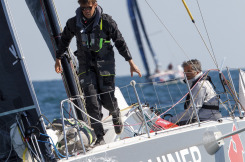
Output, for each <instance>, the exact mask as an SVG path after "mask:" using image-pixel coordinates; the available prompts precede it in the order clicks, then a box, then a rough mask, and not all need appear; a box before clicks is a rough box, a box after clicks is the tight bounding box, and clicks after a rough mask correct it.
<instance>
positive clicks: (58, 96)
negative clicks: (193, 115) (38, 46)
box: [33, 70, 239, 123]
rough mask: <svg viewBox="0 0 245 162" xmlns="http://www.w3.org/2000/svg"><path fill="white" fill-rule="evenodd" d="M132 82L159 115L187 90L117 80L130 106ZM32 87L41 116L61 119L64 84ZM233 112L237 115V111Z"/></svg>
mask: <svg viewBox="0 0 245 162" xmlns="http://www.w3.org/2000/svg"><path fill="white" fill-rule="evenodd" d="M230 73H231V76H232V79H233V82H234V85H235V89H236V91H237V92H238V90H239V89H238V88H239V84H238V79H239V75H238V74H239V72H238V70H231V71H230ZM209 75H210V76H211V78H212V81H213V83H214V85H215V86H216V92H217V93H218V94H220V97H221V99H222V101H223V102H225V101H227V98H226V96H225V95H224V94H222V92H224V89H223V87H222V85H221V82H220V79H219V74H218V72H214V71H211V72H210V73H209ZM224 75H225V76H226V78H227V79H228V76H227V72H224ZM132 80H135V81H136V83H137V84H136V88H137V92H138V95H139V97H140V100H141V102H142V103H147V104H149V105H150V106H151V107H155V108H157V109H159V110H161V112H165V111H166V110H168V109H169V108H170V107H171V106H172V105H174V104H175V103H177V102H178V101H180V100H181V98H183V96H184V95H185V94H186V93H187V91H188V89H187V86H186V84H184V83H178V84H170V85H167V84H160V85H155V84H153V83H151V82H150V81H149V80H146V79H145V78H144V77H142V78H139V77H136V76H135V77H130V76H125V77H116V86H118V87H119V88H120V90H121V92H122V94H123V96H124V98H125V99H126V101H127V103H128V104H129V105H131V104H133V103H136V102H137V98H136V97H135V93H134V90H133V87H132V86H131V85H130V82H131V81H132ZM33 85H34V89H35V92H36V96H37V100H38V103H39V106H40V108H41V112H42V114H43V115H44V116H46V117H47V118H48V119H49V120H50V121H52V120H53V119H54V118H60V117H61V116H60V102H61V101H62V100H64V99H66V98H67V95H66V91H65V88H64V85H63V82H62V81H61V80H53V81H35V82H33ZM229 99H230V102H231V104H232V106H234V105H235V102H234V100H233V98H232V97H231V96H229ZM184 102H185V98H183V99H182V100H181V102H180V104H177V105H176V106H175V107H174V108H172V109H171V110H170V111H169V112H167V113H170V114H173V115H174V114H175V113H178V112H180V111H183V109H184V108H183V104H184ZM226 104H227V102H226ZM221 113H222V115H223V116H228V113H227V111H226V110H225V109H224V108H223V107H222V106H221ZM236 113H237V114H238V112H236ZM46 123H47V122H46Z"/></svg>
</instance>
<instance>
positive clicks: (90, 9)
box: [81, 6, 93, 11]
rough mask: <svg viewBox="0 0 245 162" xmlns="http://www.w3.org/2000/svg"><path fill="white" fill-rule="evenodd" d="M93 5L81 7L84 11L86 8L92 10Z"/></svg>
mask: <svg viewBox="0 0 245 162" xmlns="http://www.w3.org/2000/svg"><path fill="white" fill-rule="evenodd" d="M92 8H93V7H91V6H89V7H81V9H82V11H85V10H89V11H91V10H92Z"/></svg>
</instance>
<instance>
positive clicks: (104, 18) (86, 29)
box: [55, 0, 141, 144]
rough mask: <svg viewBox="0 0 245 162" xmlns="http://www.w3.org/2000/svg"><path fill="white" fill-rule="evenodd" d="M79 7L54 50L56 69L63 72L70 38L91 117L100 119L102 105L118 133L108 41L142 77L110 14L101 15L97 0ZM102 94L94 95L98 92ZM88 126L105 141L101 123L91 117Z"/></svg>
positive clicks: (85, 1) (81, 0)
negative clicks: (72, 40)
mask: <svg viewBox="0 0 245 162" xmlns="http://www.w3.org/2000/svg"><path fill="white" fill-rule="evenodd" d="M78 3H79V4H80V7H79V8H78V9H77V10H76V16H75V17H73V18H71V19H69V20H68V21H67V23H66V26H65V28H64V31H63V32H62V36H61V42H60V44H59V46H58V50H57V53H56V63H55V70H56V72H57V73H61V72H62V68H61V59H62V57H64V53H65V51H66V50H67V48H68V46H69V44H70V42H71V39H72V38H73V37H74V36H75V37H76V42H77V53H76V56H77V58H78V61H79V74H78V76H79V80H80V84H81V87H82V89H83V91H84V93H85V95H86V96H88V97H86V108H87V112H88V114H89V115H90V116H92V117H93V118H95V119H97V120H101V119H102V116H103V114H102V113H101V105H103V107H104V108H106V109H108V110H109V112H110V114H111V115H112V120H113V124H114V129H115V132H116V133H117V134H120V133H121V132H122V129H123V123H122V121H121V116H120V110H119V108H118V104H117V99H116V98H115V96H114V90H115V57H114V51H113V46H112V43H111V40H112V41H113V42H114V45H115V46H116V48H117V50H118V51H119V53H120V54H121V55H122V56H123V57H124V58H125V60H126V61H128V62H129V65H130V72H131V76H133V72H136V73H138V75H139V76H140V77H141V73H140V70H139V69H138V67H137V66H136V65H135V64H134V62H133V60H132V57H131V54H130V52H129V50H128V47H127V45H126V42H125V40H124V38H123V37H122V34H121V32H120V31H119V29H118V27H117V24H116V22H115V21H114V20H113V19H112V17H111V16H109V15H107V14H104V13H103V11H102V8H101V7H100V6H98V4H97V2H96V0H78ZM99 93H100V94H101V95H99V96H97V94H99ZM91 124H92V125H91V126H92V127H93V128H94V130H95V134H96V136H97V142H96V144H103V143H104V139H103V136H104V129H103V126H102V124H101V123H99V122H96V121H95V120H93V119H91Z"/></svg>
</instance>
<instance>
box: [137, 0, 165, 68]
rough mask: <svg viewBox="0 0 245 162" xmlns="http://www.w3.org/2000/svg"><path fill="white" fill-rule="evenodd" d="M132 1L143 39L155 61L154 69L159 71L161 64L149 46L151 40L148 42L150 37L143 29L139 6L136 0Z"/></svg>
mask: <svg viewBox="0 0 245 162" xmlns="http://www.w3.org/2000/svg"><path fill="white" fill-rule="evenodd" d="M132 2H133V5H134V6H135V10H136V13H137V14H138V18H139V21H140V25H141V28H142V31H143V33H144V36H145V40H146V43H147V45H148V47H149V50H150V53H151V56H152V58H153V60H154V63H155V66H156V67H155V68H156V69H155V71H159V70H160V68H161V65H160V63H159V61H158V58H157V55H156V53H155V52H154V50H153V48H152V46H151V42H150V39H149V38H148V34H147V32H146V29H145V24H144V22H143V19H142V16H141V12H140V9H139V6H138V3H137V0H132Z"/></svg>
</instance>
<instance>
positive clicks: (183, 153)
mask: <svg viewBox="0 0 245 162" xmlns="http://www.w3.org/2000/svg"><path fill="white" fill-rule="evenodd" d="M187 157H189V159H192V161H187ZM153 161H155V160H152V159H149V160H148V162H153ZM156 161H157V162H201V161H202V157H201V153H200V150H199V149H198V147H197V146H193V147H189V148H186V149H183V150H180V151H177V152H175V154H167V155H162V156H161V157H156Z"/></svg>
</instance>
